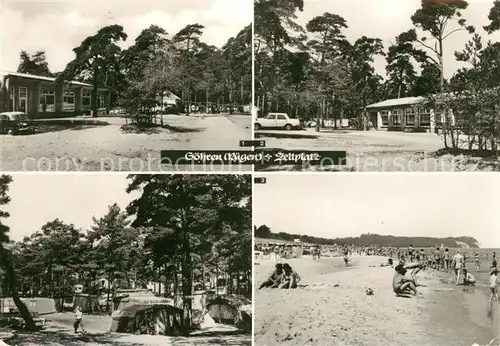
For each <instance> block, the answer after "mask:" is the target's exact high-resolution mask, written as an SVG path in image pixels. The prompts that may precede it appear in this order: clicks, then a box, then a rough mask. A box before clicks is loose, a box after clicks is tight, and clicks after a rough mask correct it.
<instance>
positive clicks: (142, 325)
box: [111, 304, 183, 336]
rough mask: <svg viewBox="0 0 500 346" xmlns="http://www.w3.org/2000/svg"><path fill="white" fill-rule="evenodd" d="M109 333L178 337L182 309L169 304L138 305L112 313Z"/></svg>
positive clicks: (181, 324) (180, 327)
mask: <svg viewBox="0 0 500 346" xmlns="http://www.w3.org/2000/svg"><path fill="white" fill-rule="evenodd" d="M111 317H112V319H113V321H112V323H111V332H117V333H129V334H150V335H170V336H174V335H180V334H181V333H182V326H183V322H182V309H179V308H176V307H174V306H172V305H169V304H154V305H148V304H138V305H131V306H127V307H125V308H124V309H123V310H117V311H114V312H113V314H112V315H111Z"/></svg>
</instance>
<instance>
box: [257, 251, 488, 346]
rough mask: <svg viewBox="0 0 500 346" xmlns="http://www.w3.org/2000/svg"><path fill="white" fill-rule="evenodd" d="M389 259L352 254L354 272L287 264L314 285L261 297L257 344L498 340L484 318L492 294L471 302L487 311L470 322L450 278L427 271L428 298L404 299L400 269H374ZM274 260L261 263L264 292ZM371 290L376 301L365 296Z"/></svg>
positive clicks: (339, 263)
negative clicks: (395, 282) (398, 287)
mask: <svg viewBox="0 0 500 346" xmlns="http://www.w3.org/2000/svg"><path fill="white" fill-rule="evenodd" d="M386 261H387V258H383V257H377V256H370V257H368V256H353V257H352V262H351V264H352V267H350V268H345V265H344V263H343V260H342V258H324V259H321V261H320V262H315V261H313V260H312V259H311V258H310V257H305V258H302V259H292V260H288V263H290V264H291V265H292V267H293V268H294V269H295V270H296V271H297V272H298V273H299V274H300V275H301V276H302V282H301V284H304V285H307V287H304V288H299V289H296V290H276V289H264V290H260V291H257V292H256V296H255V301H256V302H255V304H256V305H255V345H259V346H263V345H278V344H279V345H469V346H470V345H472V344H474V343H478V344H480V345H486V344H488V342H489V341H490V340H491V339H493V337H494V336H493V333H494V332H495V330H494V329H492V328H490V326H489V325H488V324H487V319H486V317H485V315H486V310H485V306H486V305H485V304H486V299H487V296H486V295H484V294H483V293H482V292H480V290H477V292H476V293H477V294H474V295H473V296H474V297H472V295H471V296H470V297H468V298H467V299H469V300H470V302H469V303H470V304H473V305H477V306H476V308H477V309H478V310H480V311H481V314H482V315H481V316H476V317H477V318H476V321H472V322H471V316H470V314H469V313H468V310H467V307H466V306H465V305H464V304H465V300H464V295H466V293H464V292H462V287H456V286H454V285H451V284H449V283H447V282H446V280H445V279H446V277H447V276H446V274H445V273H442V274H441V273H437V272H435V271H434V270H426V271H424V272H422V273H421V274H419V275H418V277H419V279H420V281H419V283H421V284H425V285H427V287H421V288H419V289H420V291H421V292H422V294H423V297H422V298H416V297H411V298H398V297H396V296H395V294H394V293H393V291H392V277H393V275H394V269H393V268H391V267H371V266H378V265H380V263H382V262H386ZM275 263H276V262H275V261H272V260H263V261H259V264H257V265H256V266H255V271H256V281H257V287H258V286H259V285H260V283H261V282H262V281H263V280H264V279H265V278H266V277H267V276H268V275H269V273H270V272H271V271H272V269H273V267H274V264H275ZM337 285H338V286H337ZM368 287H369V288H371V289H373V291H374V295H373V296H368V295H366V293H365V289H366V288H368ZM478 299H479V300H480V303H478V301H479V300H478ZM483 300H484V307H483V306H482V303H483ZM496 344H497V343H494V345H496Z"/></svg>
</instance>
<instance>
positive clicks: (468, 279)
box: [462, 269, 476, 286]
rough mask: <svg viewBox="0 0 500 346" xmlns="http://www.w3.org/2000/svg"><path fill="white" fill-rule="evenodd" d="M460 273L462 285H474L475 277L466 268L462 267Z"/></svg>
mask: <svg viewBox="0 0 500 346" xmlns="http://www.w3.org/2000/svg"><path fill="white" fill-rule="evenodd" d="M462 273H463V274H464V286H474V285H475V284H476V278H475V277H474V275H472V274H471V273H469V272H468V271H467V269H463V270H462Z"/></svg>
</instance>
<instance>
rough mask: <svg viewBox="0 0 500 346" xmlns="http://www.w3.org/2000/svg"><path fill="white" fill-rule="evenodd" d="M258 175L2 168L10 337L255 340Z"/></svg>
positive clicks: (22, 343) (56, 344)
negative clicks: (5, 170)
mask: <svg viewBox="0 0 500 346" xmlns="http://www.w3.org/2000/svg"><path fill="white" fill-rule="evenodd" d="M251 191H252V181H251V176H250V175H233V174H231V175H220V174H219V175H216V174H212V175H202V174H193V175H185V174H175V175H169V174H161V175H142V174H133V175H132V174H131V175H127V174H122V173H119V174H109V173H108V174H102V173H98V174H72V173H70V174H64V173H59V174H53V173H50V174H41V173H38V174H23V173H15V174H11V175H7V174H3V175H0V237H1V243H0V321H1V325H0V345H10V346H83V345H87V346H100V345H102V346H104V345H109V346H111V345H115V346H142V345H144V346H167V345H172V346H173V345H182V346H185V345H247V346H249V345H251V344H252V335H251V330H252V232H251V227H252V226H251V217H252V195H251Z"/></svg>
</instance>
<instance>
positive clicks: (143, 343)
mask: <svg viewBox="0 0 500 346" xmlns="http://www.w3.org/2000/svg"><path fill="white" fill-rule="evenodd" d="M44 317H45V318H47V319H48V320H49V322H48V326H47V327H46V328H45V329H44V330H43V331H40V332H37V333H21V332H15V333H12V332H10V333H8V332H3V333H0V339H3V340H4V341H5V342H6V343H7V344H8V345H12V346H14V345H17V346H83V345H85V346H101V345H102V346H104V345H106V346H111V345H113V346H185V345H235V346H244V345H245V346H246V345H251V344H252V342H251V335H244V334H241V333H238V332H237V330H236V329H235V328H234V327H231V326H223V325H217V326H216V327H214V328H211V329H210V330H204V331H200V332H197V333H196V335H194V336H191V337H189V338H187V337H169V336H162V335H131V334H121V333H110V332H108V331H109V328H110V326H111V317H109V316H84V319H83V323H84V328H85V329H86V330H87V333H85V334H82V333H79V334H75V333H74V332H73V330H72V325H73V314H72V313H64V314H53V315H47V316H44ZM2 334H3V335H2Z"/></svg>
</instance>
